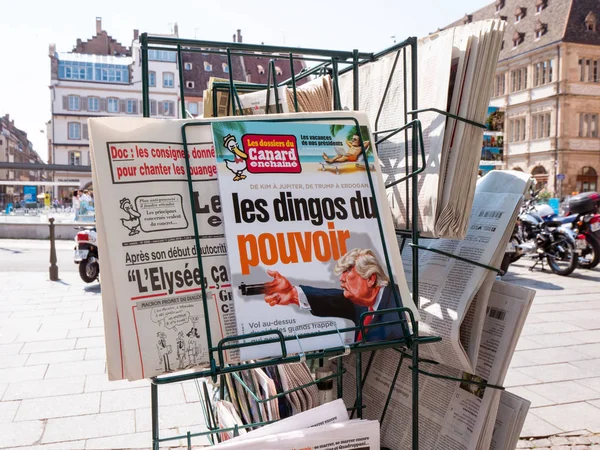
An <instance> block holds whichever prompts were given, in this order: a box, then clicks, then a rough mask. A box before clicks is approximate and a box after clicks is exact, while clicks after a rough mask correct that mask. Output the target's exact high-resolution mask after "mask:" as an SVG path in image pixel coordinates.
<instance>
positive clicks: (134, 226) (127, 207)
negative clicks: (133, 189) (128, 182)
mask: <svg viewBox="0 0 600 450" xmlns="http://www.w3.org/2000/svg"><path fill="white" fill-rule="evenodd" d="M120 208H121V209H122V210H123V211H125V212H126V213H127V214H128V215H129V218H127V219H121V224H122V225H123V226H124V227H125V228H127V229H128V230H129V236H135V235H136V234H138V233H139V232H140V230H139V228H140V217H142V215H141V214H140V213H139V212H138V211H137V210H136V209H135V208H134V207H133V205H132V204H131V200H129V199H128V198H123V199H121V206H120Z"/></svg>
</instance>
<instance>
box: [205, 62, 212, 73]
mask: <svg viewBox="0 0 600 450" xmlns="http://www.w3.org/2000/svg"><path fill="white" fill-rule="evenodd" d="M204 71H205V72H212V64H211V63H209V62H208V61H204Z"/></svg>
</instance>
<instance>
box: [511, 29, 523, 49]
mask: <svg viewBox="0 0 600 450" xmlns="http://www.w3.org/2000/svg"><path fill="white" fill-rule="evenodd" d="M524 40H525V33H519V32H518V31H515V34H514V35H513V48H517V47H518V46H519V45H521V44H522V43H523V41H524Z"/></svg>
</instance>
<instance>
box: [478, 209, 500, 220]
mask: <svg viewBox="0 0 600 450" xmlns="http://www.w3.org/2000/svg"><path fill="white" fill-rule="evenodd" d="M502 214H504V212H503V211H491V210H486V209H484V210H482V211H479V217H486V218H491V219H500V218H501V217H502Z"/></svg>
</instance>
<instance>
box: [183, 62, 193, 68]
mask: <svg viewBox="0 0 600 450" xmlns="http://www.w3.org/2000/svg"><path fill="white" fill-rule="evenodd" d="M183 68H184V69H185V70H192V63H191V62H186V63H183Z"/></svg>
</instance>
